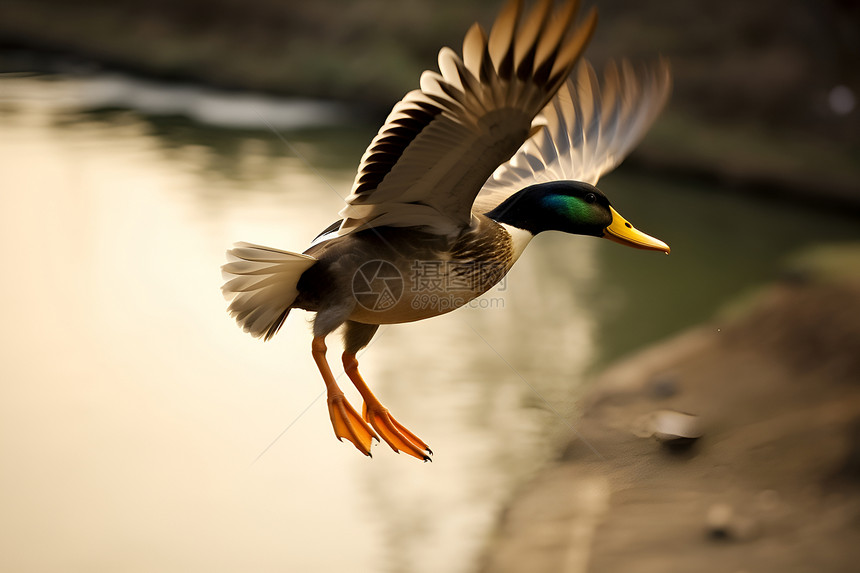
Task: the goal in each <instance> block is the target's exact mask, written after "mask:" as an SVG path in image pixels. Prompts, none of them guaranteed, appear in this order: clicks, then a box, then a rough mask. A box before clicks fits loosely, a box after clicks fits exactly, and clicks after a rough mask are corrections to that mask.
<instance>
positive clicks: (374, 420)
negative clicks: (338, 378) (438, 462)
mask: <svg viewBox="0 0 860 573" xmlns="http://www.w3.org/2000/svg"><path fill="white" fill-rule="evenodd" d="M361 413H362V416H363V417H364V419H365V420H367V422H368V423H369V424H370V425H371V426H373V429H374V430H376V431H377V433H378V434H379V435H380V436H381V437H382V439H383V440H385V443H387V444H388V445H389V446H391V449H392V450H394V451H395V452H398V453H399V452H406V453H407V454H409V455H410V456H414V457H416V458H418V459H419V460H424V461H425V462H430V461H432V460H431V459H430V456H432V455H433V451H432V450H431V449H430V448H429V447H427V444H425V443H424V441H423V440H421V438H419V437H418V436H416V435H415V434H413V433H412V432H410V431H409V430H407V429H406V428H405V427H404V426H403V425H402V424H401V423H400V422H398V421H397V420H395V419H394V416H392V415H391V414H390V413H389V412H388V409H387V408H385V407H383V406H382V405H381V404H378V405H376V406H374V407H368V405H367V402H365V403H364V406H363V407H362V411H361Z"/></svg>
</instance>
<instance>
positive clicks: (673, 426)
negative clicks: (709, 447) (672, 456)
mask: <svg viewBox="0 0 860 573" xmlns="http://www.w3.org/2000/svg"><path fill="white" fill-rule="evenodd" d="M632 430H633V433H634V434H636V435H637V436H639V437H641V438H648V437H653V438H655V439H656V440H657V441H659V442H661V443H663V444H665V445H667V446H687V445H690V444H692V443H693V442H695V441H696V440H698V439H699V438H701V437H702V435H703V433H704V432H703V431H702V424H701V422H700V421H699V417H698V416H696V415H695V414H688V413H685V412H678V411H676V410H656V411H654V412H651V413H649V414H646V415H644V416H642V417H640V418H639V419H637V420H636V421H635V422H634V423H633V428H632Z"/></svg>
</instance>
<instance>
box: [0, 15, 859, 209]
mask: <svg viewBox="0 0 860 573" xmlns="http://www.w3.org/2000/svg"><path fill="white" fill-rule="evenodd" d="M592 3H593V4H595V5H596V6H597V7H598V10H599V11H600V18H601V21H600V24H599V26H598V31H597V33H596V35H595V37H594V39H593V41H592V44H591V46H590V48H589V51H588V57H589V58H590V59H592V60H593V61H594V62H595V63H596V64H597V65H598V66H600V65H602V64H603V63H604V62H606V61H607V60H609V59H617V58H622V57H629V58H631V59H632V60H634V61H649V60H653V59H655V58H656V57H657V56H658V55H663V56H665V57H668V58H669V60H670V61H671V63H672V66H673V70H674V76H675V88H674V93H673V99H672V102H671V103H670V106H669V108H668V109H667V112H666V114H665V115H664V117H663V118H661V120H660V121H658V123H657V125H656V126H655V130H654V133H653V134H652V136H650V137H649V138H648V139H647V140H646V142H645V144H644V145H643V146H642V148H641V150H640V151H639V152H638V154H637V158H638V160H639V161H640V162H644V163H647V164H648V165H650V166H651V167H655V166H657V167H663V168H670V169H681V170H685V171H687V172H693V173H699V174H704V175H707V176H716V177H719V178H721V179H723V180H728V181H731V182H735V183H740V184H742V185H743V184H744V183H746V182H752V183H753V184H755V185H760V184H762V183H763V184H764V185H763V187H768V188H771V189H782V190H789V191H790V192H792V193H793V194H795V195H799V196H813V197H816V196H820V197H822V198H824V199H828V200H830V201H831V202H835V203H838V204H840V205H847V206H851V207H853V208H857V209H858V210H860V183H858V182H860V167H858V166H860V139H858V135H857V134H858V133H860V105H857V104H858V103H860V102H857V101H856V100H857V99H858V98H860V71H858V67H857V62H858V61H860V34H858V33H857V31H858V30H860V3H857V2H854V1H853V0H797V1H795V2H783V1H780V0H758V1H756V2H748V1H747V0H724V1H723V2H719V3H715V2H708V1H705V0H664V1H662V2H657V3H654V2H648V3H645V2H637V1H634V0H596V1H594V2H592ZM501 4H502V0H470V1H467V2H464V1H462V0H436V1H434V2H428V1H422V0H402V1H391V0H364V1H362V2H346V1H342V0H317V1H315V2H298V1H295V0H241V1H240V0H217V1H214V0H208V1H203V0H183V1H180V2H170V1H167V0H150V1H146V2H144V1H143V0H79V1H76V2H67V1H63V0H4V2H3V3H2V4H0V47H3V48H6V49H7V50H8V49H20V48H24V49H35V50H47V51H50V52H51V53H54V54H63V55H66V56H74V57H76V58H80V59H81V60H82V61H87V62H95V63H98V64H102V65H106V66H108V67H111V68H119V69H124V70H129V71H133V72H136V73H140V74H144V75H148V76H154V77H160V78H168V79H173V80H182V81H193V82H201V83H206V84H209V85H214V86H220V87H226V88H234V89H241V90H257V91H265V92H270V93H278V94H287V95H297V96H310V97H322V98H331V99H336V100H344V101H349V102H352V103H354V104H357V106H358V107H357V108H356V109H363V110H365V111H366V112H368V114H369V116H370V118H372V119H373V120H374V121H379V120H381V119H382V118H383V117H384V114H385V113H386V112H387V111H388V110H389V109H390V107H391V105H392V104H393V103H394V102H395V101H397V100H398V99H399V98H400V97H401V96H402V95H403V94H404V93H405V92H406V91H408V90H410V89H414V88H415V87H416V86H417V80H418V76H419V74H420V73H421V71H422V70H424V69H427V68H433V67H435V58H436V53H437V52H438V50H439V47H440V46H442V45H451V46H454V47H455V48H456V47H458V46H459V44H460V42H461V41H462V37H463V34H464V32H465V30H466V29H467V27H468V26H469V25H470V24H471V23H472V22H473V21H479V22H481V23H482V24H484V25H485V27H489V25H491V23H492V19H493V17H494V15H495V13H496V11H497V10H498V8H499V6H500V5H501ZM6 68H7V69H9V66H8V65H7V66H6ZM12 68H14V64H13V65H12ZM838 86H843V88H840V89H843V93H848V94H849V96H851V97H853V98H854V100H855V105H854V107H853V109H851V110H849V111H848V112H845V110H843V111H842V112H841V113H840V112H839V111H837V109H835V108H834V106H833V104H832V101H831V98H832V94H833V90H834V88H837V87H838ZM845 89H847V92H846V91H845ZM849 99H850V98H849Z"/></svg>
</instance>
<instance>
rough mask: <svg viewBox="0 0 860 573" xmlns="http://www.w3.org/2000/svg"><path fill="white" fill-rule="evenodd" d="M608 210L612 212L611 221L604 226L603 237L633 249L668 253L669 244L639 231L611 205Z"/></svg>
mask: <svg viewBox="0 0 860 573" xmlns="http://www.w3.org/2000/svg"><path fill="white" fill-rule="evenodd" d="M609 211H610V212H611V213H612V223H611V224H610V225H609V226H608V227H606V230H605V231H604V232H603V237H604V238H605V239H609V240H610V241H615V242H616V243H621V244H622V245H627V246H628V247H633V248H635V249H645V250H648V251H663V252H664V253H666V254H667V255H668V254H669V250H670V249H669V245H667V244H666V243H664V242H663V241H661V240H660V239H655V238H654V237H652V236H651V235H646V234H645V233H643V232H642V231H639V230H638V229H636V227H634V226H633V225H631V224H630V223H628V222H627V220H626V219H624V217H622V216H621V215H619V214H618V211H616V210H615V209H613V208H612V207H609Z"/></svg>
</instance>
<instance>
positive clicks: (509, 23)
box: [338, 0, 596, 235]
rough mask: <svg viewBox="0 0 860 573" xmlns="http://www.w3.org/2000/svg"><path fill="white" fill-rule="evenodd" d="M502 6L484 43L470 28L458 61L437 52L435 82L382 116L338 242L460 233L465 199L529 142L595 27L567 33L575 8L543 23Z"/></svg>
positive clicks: (516, 1) (446, 51)
mask: <svg viewBox="0 0 860 573" xmlns="http://www.w3.org/2000/svg"><path fill="white" fill-rule="evenodd" d="M522 4H523V3H522V0H510V1H509V2H508V3H507V4H506V5H505V7H504V8H503V9H502V11H501V12H500V14H499V16H498V18H497V19H496V21H495V23H494V24H493V27H492V28H491V30H490V34H489V36H488V35H487V34H486V33H484V31H483V29H481V27H480V26H479V25H477V24H475V25H473V26H472V27H471V28H470V29H469V31H468V32H467V33H466V36H465V39H464V40H463V57H462V58H461V57H460V56H458V55H457V54H456V53H455V52H454V50H451V49H450V48H443V49H442V50H441V51H440V52H439V72H435V71H426V72H424V73H423V74H422V75H421V80H420V84H419V85H420V89H419V90H414V91H412V92H409V93H408V94H406V96H405V97H404V98H403V100H401V101H400V102H399V103H398V104H397V105H395V106H394V109H393V110H392V111H391V114H390V115H389V116H388V119H387V120H386V122H385V124H384V125H383V126H382V128H381V129H380V131H379V133H378V134H377V135H376V137H375V138H374V139H373V141H372V142H371V144H370V146H369V147H368V149H367V151H366V152H365V154H364V156H363V157H362V161H361V165H360V167H359V171H358V174H357V175H356V179H355V183H354V184H353V188H352V193H351V194H350V196H349V197H347V200H346V202H347V205H346V207H345V208H344V209H343V210H342V211H341V216H342V217H343V221H342V223H341V226H340V229H339V231H338V233H339V234H340V235H344V234H347V233H351V232H355V231H357V230H361V229H366V228H370V227H376V226H382V225H390V226H422V227H426V228H427V229H428V230H431V231H434V232H438V233H451V232H456V231H457V230H459V229H462V228H463V227H465V226H467V225H469V223H470V220H471V207H472V203H473V202H474V199H475V196H476V195H477V194H478V192H479V191H480V190H481V187H482V185H483V184H484V182H485V181H486V180H487V178H488V177H489V176H490V175H491V174H492V172H493V171H494V170H495V169H496V168H497V167H498V166H499V165H500V164H501V163H503V162H505V161H507V160H508V159H509V158H510V157H511V156H512V155H513V154H514V152H516V150H517V149H518V148H519V147H520V146H521V145H522V144H523V143H524V142H525V141H526V140H527V139H528V138H529V137H530V136H531V135H532V134H533V133H534V132H535V129H536V128H537V127H538V126H539V125H540V122H541V121H542V120H538V119H536V117H537V116H538V114H539V113H540V111H541V110H542V109H543V108H544V107H545V106H546V105H547V103H548V102H549V101H550V100H551V99H552V97H553V95H555V93H556V91H558V89H559V87H561V85H562V84H563V83H564V80H565V79H566V78H567V76H568V75H569V74H570V72H571V71H572V70H573V68H574V66H575V64H576V62H577V61H578V59H579V57H580V55H581V54H582V51H583V50H584V49H585V45H586V44H587V43H588V41H589V39H590V38H591V34H592V32H593V30H594V27H595V25H596V13H595V12H594V11H593V10H592V11H591V12H590V13H589V14H587V15H586V16H585V18H583V19H582V22H581V23H580V24H578V25H577V27H574V15H575V13H576V9H577V4H578V2H577V1H576V0H565V3H564V4H563V5H562V7H561V8H560V9H559V10H558V11H557V12H556V13H555V14H552V7H553V1H552V0H538V2H537V4H536V5H535V6H534V7H533V8H532V9H531V10H530V11H528V12H527V13H526V14H525V15H523V12H524V11H523V6H522Z"/></svg>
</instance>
